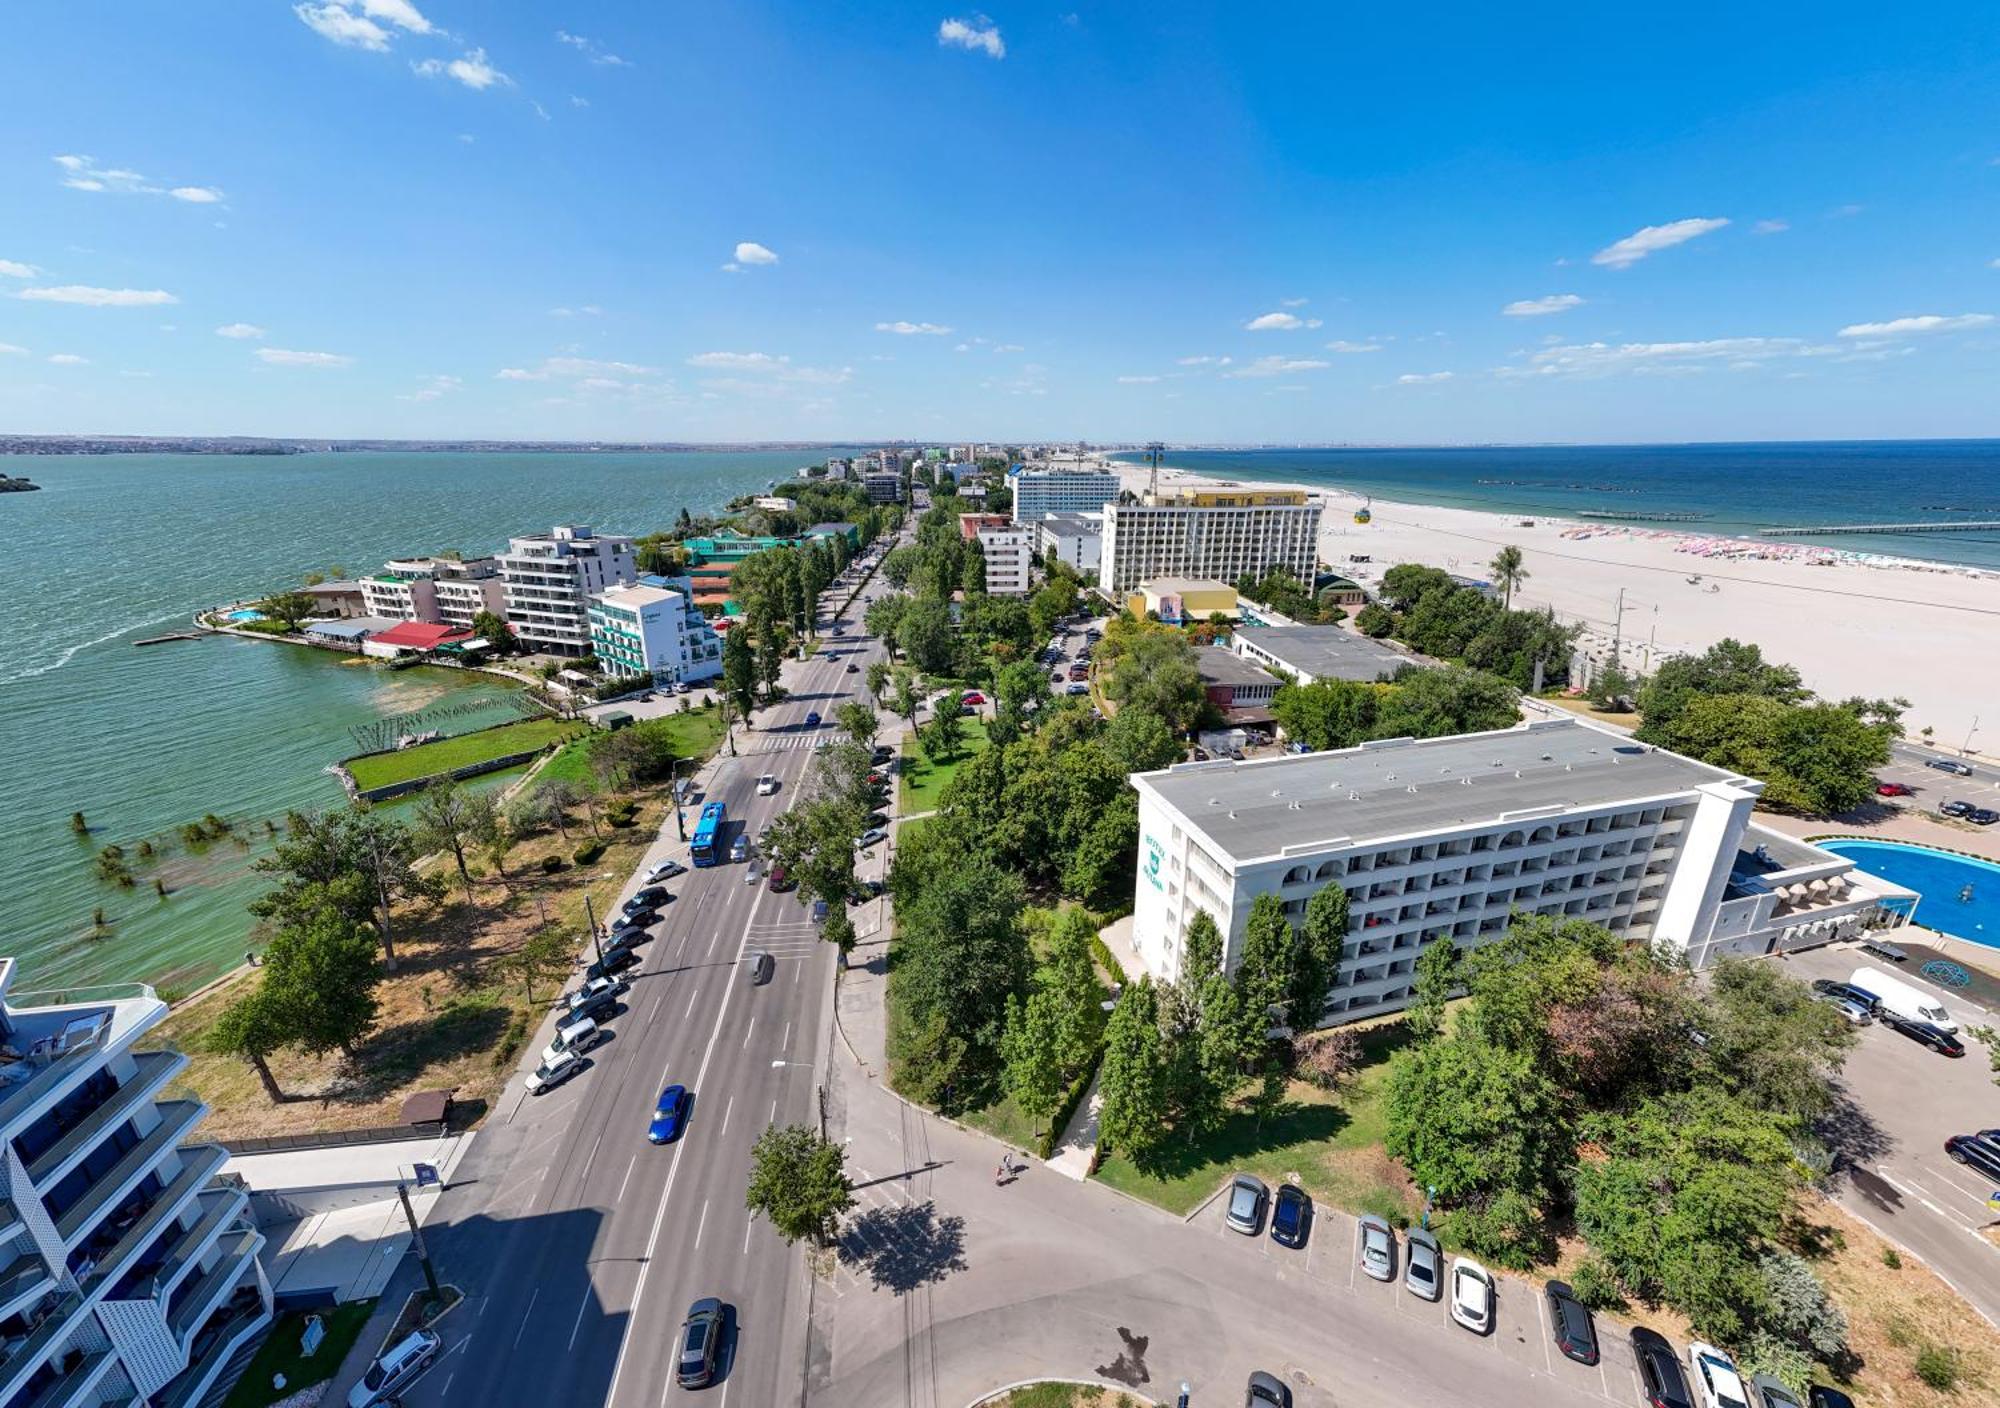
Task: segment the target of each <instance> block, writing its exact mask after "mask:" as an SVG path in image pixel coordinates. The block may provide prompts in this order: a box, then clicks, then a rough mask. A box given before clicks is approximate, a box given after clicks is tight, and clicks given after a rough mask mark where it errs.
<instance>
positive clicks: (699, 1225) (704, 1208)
mask: <svg viewBox="0 0 2000 1408" xmlns="http://www.w3.org/2000/svg"><path fill="white" fill-rule="evenodd" d="M707 1227H708V1199H706V1198H703V1199H702V1200H701V1216H700V1218H698V1219H697V1220H696V1222H695V1224H694V1249H695V1250H696V1251H700V1250H701V1234H702V1232H703V1231H704V1230H705V1229H706V1228H707Z"/></svg>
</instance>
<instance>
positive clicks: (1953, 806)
mask: <svg viewBox="0 0 2000 1408" xmlns="http://www.w3.org/2000/svg"><path fill="white" fill-rule="evenodd" d="M1938 815H1939V816H1971V815H1972V803H1970V802H1960V801H1956V800H1954V801H1949V802H1939V803H1938Z"/></svg>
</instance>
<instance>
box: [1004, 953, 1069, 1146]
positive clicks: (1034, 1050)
mask: <svg viewBox="0 0 2000 1408" xmlns="http://www.w3.org/2000/svg"><path fill="white" fill-rule="evenodd" d="M1059 1027H1060V1013H1059V1010H1058V1006H1057V999H1056V995H1055V994H1054V993H1053V992H1051V991H1049V990H1048V989H1046V988H1041V987H1037V988H1036V989H1035V990H1034V991H1032V992H1030V993H1029V994H1028V1000H1027V1001H1026V1002H1023V1001H1022V1000H1021V999H1020V998H1019V997H1015V996H1012V995H1010V996H1009V997H1008V998H1007V1016H1006V1026H1005V1030H1004V1031H1003V1032H1002V1033H1001V1036H1000V1060H1001V1063H1002V1067H1003V1074H1002V1082H1003V1084H1004V1085H1005V1086H1006V1089H1007V1093H1008V1094H1009V1095H1011V1096H1013V1097H1014V1103H1015V1104H1016V1105H1019V1106H1020V1107H1021V1113H1022V1114H1024V1115H1026V1116H1027V1117H1028V1119H1029V1120H1030V1121H1032V1123H1033V1126H1034V1132H1035V1133H1036V1134H1040V1133H1041V1132H1042V1121H1044V1120H1045V1119H1047V1118H1048V1117H1049V1116H1050V1115H1051V1114H1053V1113H1055V1109H1056V1106H1058V1105H1060V1104H1061V1103H1062V1097H1063V1084H1064V1082H1063V1072H1062V1069H1061V1067H1060V1066H1058V1065H1057V1064H1056V1061H1055V1060H1054V1057H1053V1047H1054V1045H1055V1041H1056V1038H1057V1035H1058V1031H1059Z"/></svg>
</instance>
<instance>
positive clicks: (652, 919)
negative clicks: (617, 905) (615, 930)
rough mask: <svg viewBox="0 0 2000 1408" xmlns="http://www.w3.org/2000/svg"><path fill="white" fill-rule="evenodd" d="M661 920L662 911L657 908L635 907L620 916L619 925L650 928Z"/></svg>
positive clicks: (625, 927) (629, 927) (631, 927)
mask: <svg viewBox="0 0 2000 1408" xmlns="http://www.w3.org/2000/svg"><path fill="white" fill-rule="evenodd" d="M659 922H660V911H658V910H657V909H635V910H633V911H631V912H630V913H629V914H623V915H620V916H619V918H618V927H619V928H621V929H650V928H652V927H653V926H654V925H655V924H657V923H659Z"/></svg>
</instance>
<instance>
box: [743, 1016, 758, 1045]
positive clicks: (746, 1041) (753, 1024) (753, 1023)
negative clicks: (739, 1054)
mask: <svg viewBox="0 0 2000 1408" xmlns="http://www.w3.org/2000/svg"><path fill="white" fill-rule="evenodd" d="M756 1030H757V1016H756V1014H755V1013H752V1014H751V1016H750V1025H749V1026H747V1027H745V1028H744V1029H743V1045H744V1046H745V1047H748V1046H749V1045H750V1033H752V1032H754V1031H756Z"/></svg>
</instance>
